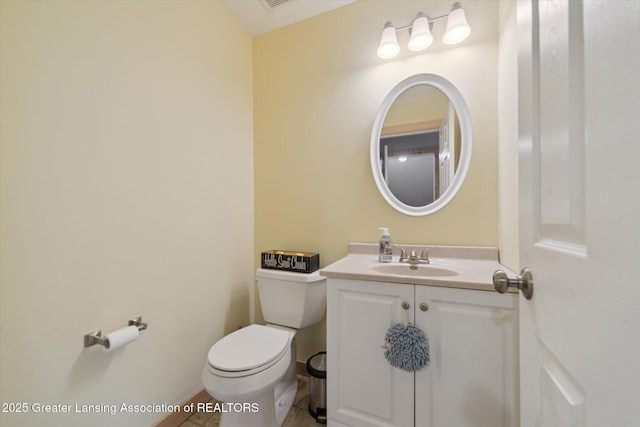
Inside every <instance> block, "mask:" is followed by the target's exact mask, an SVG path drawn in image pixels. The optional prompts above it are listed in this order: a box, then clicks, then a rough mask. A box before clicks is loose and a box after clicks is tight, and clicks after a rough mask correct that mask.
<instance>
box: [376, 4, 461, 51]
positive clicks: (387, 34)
mask: <svg viewBox="0 0 640 427" xmlns="http://www.w3.org/2000/svg"><path fill="white" fill-rule="evenodd" d="M441 19H446V20H447V29H446V30H445V32H444V36H443V37H442V41H443V42H444V43H445V44H456V43H460V42H461V41H463V40H464V39H466V38H467V37H469V34H471V27H470V26H469V24H468V23H467V17H466V15H465V13H464V9H463V8H462V6H461V5H460V3H459V2H454V3H453V5H451V11H450V12H449V14H448V15H444V16H438V17H437V18H429V17H427V16H424V15H423V14H422V13H419V14H418V16H417V17H416V19H415V20H414V21H413V23H412V24H411V25H407V26H405V27H400V28H394V27H393V25H391V22H387V23H386V24H385V26H384V30H383V31H382V38H381V39H380V45H379V46H378V52H377V53H378V57H379V58H382V59H389V58H393V57H394V56H396V55H397V54H398V53H399V52H400V45H399V44H398V39H397V37H396V32H398V31H402V30H409V33H410V34H411V37H410V38H409V44H408V46H407V47H408V48H409V50H411V51H414V52H419V51H421V50H424V49H426V48H428V47H429V46H431V43H433V36H432V35H431V28H432V27H433V22H434V21H439V20H441Z"/></svg>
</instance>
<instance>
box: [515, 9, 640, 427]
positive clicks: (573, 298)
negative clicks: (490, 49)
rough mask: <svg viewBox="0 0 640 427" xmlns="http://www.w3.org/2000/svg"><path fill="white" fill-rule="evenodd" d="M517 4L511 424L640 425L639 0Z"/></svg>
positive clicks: (589, 426)
mask: <svg viewBox="0 0 640 427" xmlns="http://www.w3.org/2000/svg"><path fill="white" fill-rule="evenodd" d="M517 15H518V37H519V41H518V43H519V64H518V68H519V94H518V96H519V117H520V119H519V133H520V142H519V144H520V146H519V153H520V163H519V167H520V172H519V173H520V199H521V200H520V260H521V263H522V265H523V266H527V267H529V268H530V270H531V271H532V273H533V282H534V291H533V298H532V299H531V300H526V299H524V298H523V297H520V328H521V329H520V339H521V346H520V371H521V408H520V411H521V427H529V426H549V427H564V426H575V427H583V426H586V427H602V426H625V427H636V426H640V77H639V76H640V60H639V58H640V1H637V0H619V1H601V0H584V1H579V0H544V1H540V2H538V1H535V0H520V1H519V2H518V9H517Z"/></svg>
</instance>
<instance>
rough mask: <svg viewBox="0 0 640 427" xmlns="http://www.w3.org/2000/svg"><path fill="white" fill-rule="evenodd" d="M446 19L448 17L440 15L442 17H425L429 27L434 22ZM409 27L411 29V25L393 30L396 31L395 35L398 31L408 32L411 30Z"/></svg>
mask: <svg viewBox="0 0 640 427" xmlns="http://www.w3.org/2000/svg"><path fill="white" fill-rule="evenodd" d="M423 16H424V15H423ZM448 17H449V15H442V16H438V17H437V18H429V17H428V16H427V21H428V22H429V25H431V24H432V23H433V22H434V21H439V20H441V19H447V18H448ZM411 27H413V24H409V25H405V26H404V27H399V28H396V29H395V30H396V33H397V32H398V31H402V30H409V29H411Z"/></svg>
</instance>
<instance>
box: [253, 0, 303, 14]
mask: <svg viewBox="0 0 640 427" xmlns="http://www.w3.org/2000/svg"><path fill="white" fill-rule="evenodd" d="M295 1H296V0H260V3H262V5H263V6H264V8H265V9H267V10H268V11H269V12H273V11H274V10H277V9H280V8H282V7H283V6H286V5H288V4H290V3H293V2H295Z"/></svg>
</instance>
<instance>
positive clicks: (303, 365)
mask: <svg viewBox="0 0 640 427" xmlns="http://www.w3.org/2000/svg"><path fill="white" fill-rule="evenodd" d="M296 375H304V376H305V377H308V376H309V374H308V373H307V362H306V361H302V360H296Z"/></svg>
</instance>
